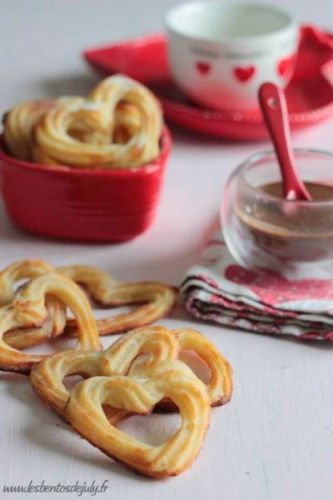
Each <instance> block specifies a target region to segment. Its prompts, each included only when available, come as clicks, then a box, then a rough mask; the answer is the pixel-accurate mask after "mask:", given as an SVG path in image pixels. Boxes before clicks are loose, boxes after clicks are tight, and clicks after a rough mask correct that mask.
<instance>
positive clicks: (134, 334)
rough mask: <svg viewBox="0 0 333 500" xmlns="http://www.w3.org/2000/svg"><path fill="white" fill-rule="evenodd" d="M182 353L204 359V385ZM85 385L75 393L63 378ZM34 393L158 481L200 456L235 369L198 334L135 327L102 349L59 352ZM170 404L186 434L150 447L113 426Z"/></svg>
mask: <svg viewBox="0 0 333 500" xmlns="http://www.w3.org/2000/svg"><path fill="white" fill-rule="evenodd" d="M183 349H185V350H191V351H194V352H195V353H196V354H197V355H199V356H200V357H202V358H203V359H204V361H205V362H206V363H207V365H208V367H209V368H210V371H211V377H210V381H209V382H208V384H207V385H205V384H204V383H203V382H202V381H201V380H200V379H199V378H198V377H197V376H196V375H195V374H194V372H193V371H192V370H191V369H190V368H189V367H188V366H186V364H185V363H184V362H183V361H180V360H179V356H180V355H181V353H182V351H183ZM74 374H79V375H81V376H82V377H83V378H85V379H86V380H85V381H84V382H80V383H78V384H76V385H75V387H74V389H73V390H72V391H71V392H70V393H69V392H68V390H67V388H66V387H65V385H64V379H65V378H66V377H68V376H70V375H74ZM30 380H31V384H32V387H33V389H34V391H35V392H36V393H37V394H38V395H39V396H40V397H41V398H42V399H43V400H44V401H45V402H46V403H47V404H48V405H50V406H51V407H52V408H53V409H54V410H55V411H56V412H57V413H59V414H60V415H61V416H62V417H63V418H64V419H65V420H67V421H68V422H69V423H70V424H71V425H72V426H73V427H74V429H76V430H77V432H78V433H79V434H81V435H82V436H83V437H85V438H86V439H87V440H88V441H90V442H91V443H92V444H93V445H94V446H96V447H98V448H100V449H101V451H103V452H104V453H106V454H107V455H109V456H110V457H112V458H114V459H116V460H118V461H120V462H123V463H124V464H125V465H127V466H128V467H130V468H132V469H134V470H135V471H137V472H139V473H141V474H143V475H146V476H150V477H154V478H159V477H166V476H170V475H176V474H180V473H181V472H183V471H184V470H185V469H186V468H188V467H189V466H190V465H191V463H192V462H193V460H194V459H195V457H196V455H197V453H198V452H199V450H200V448H201V445H202V442H203V439H204V436H205V433H206V430H207V428H208V423H209V416H210V406H213V405H216V404H222V403H224V402H226V401H228V400H229V399H230V397H231V391H232V381H231V367H230V365H229V364H228V362H227V361H226V360H225V359H224V358H223V357H222V356H221V355H220V354H219V353H218V351H217V350H216V348H215V347H214V345H213V344H212V343H211V342H209V341H208V340H207V339H205V338H204V337H203V336H202V335H201V334H200V333H198V332H195V331H193V330H189V329H185V330H181V329H178V330H175V331H170V330H167V329H166V328H164V327H161V326H155V327H145V328H138V329H136V330H133V331H131V332H129V333H127V334H125V335H124V336H122V337H121V338H120V339H119V340H117V341H116V342H115V343H114V344H112V345H111V346H110V347H109V348H108V349H107V350H106V351H104V352H73V351H68V352H61V353H57V354H55V355H53V356H50V357H48V358H44V359H43V360H42V361H41V362H39V363H38V364H36V365H35V366H33V368H32V370H31V374H30ZM165 401H169V402H170V403H171V404H172V405H173V407H175V408H177V409H178V410H179V412H180V415H181V418H182V423H181V426H180V429H179V430H178V431H177V432H176V433H175V434H174V435H173V436H172V437H170V438H169V439H168V440H166V441H165V442H164V443H163V444H161V445H159V446H150V445H147V444H144V443H142V442H140V441H139V440H137V439H135V438H134V437H131V436H129V435H127V434H126V433H124V432H122V431H120V430H118V429H117V428H116V427H115V425H117V423H119V422H120V421H121V420H123V419H125V418H129V417H130V416H131V415H133V414H140V415H146V414H148V413H150V412H151V411H152V410H153V409H154V408H155V407H156V406H159V405H160V404H161V403H164V402H165Z"/></svg>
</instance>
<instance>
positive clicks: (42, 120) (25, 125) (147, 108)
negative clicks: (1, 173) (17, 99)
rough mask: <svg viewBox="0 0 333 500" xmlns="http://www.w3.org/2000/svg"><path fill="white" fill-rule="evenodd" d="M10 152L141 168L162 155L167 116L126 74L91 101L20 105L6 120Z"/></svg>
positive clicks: (105, 83)
mask: <svg viewBox="0 0 333 500" xmlns="http://www.w3.org/2000/svg"><path fill="white" fill-rule="evenodd" d="M3 124H4V138H5V143H6V145H7V148H8V150H9V152H10V153H11V154H12V155H13V156H15V157H17V158H20V159H22V160H26V161H34V162H37V163H41V164H44V165H52V166H54V167H56V166H57V165H64V166H69V167H75V168H106V169H108V168H137V167H140V166H142V165H145V164H146V163H149V162H151V161H152V160H154V159H156V158H157V157H158V156H159V153H160V138H161V132H162V124H163V119H162V111H161V107H160V104H159V102H158V100H157V99H156V98H155V96H154V95H153V94H152V93H151V92H150V90H148V89H147V88H146V87H145V86H144V85H142V84H140V83H139V82H137V81H135V80H132V79H131V78H128V77H126V76H123V75H115V76H112V77H109V78H106V79H105V80H102V82H101V83H99V84H98V85H97V86H96V87H95V88H94V89H93V91H92V92H91V93H90V95H89V96H88V97H87V98H84V97H77V96H72V97H70V96H69V97H62V98H59V99H56V100H53V101H29V102H25V103H21V104H18V105H17V106H15V107H14V108H13V109H11V110H10V111H9V112H8V113H6V114H5V115H4V119H3Z"/></svg>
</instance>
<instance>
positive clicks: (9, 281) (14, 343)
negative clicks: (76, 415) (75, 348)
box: [0, 259, 177, 349]
mask: <svg viewBox="0 0 333 500" xmlns="http://www.w3.org/2000/svg"><path fill="white" fill-rule="evenodd" d="M49 271H57V272H58V273H60V274H62V275H64V276H67V277H68V278H70V279H72V280H73V281H75V282H76V283H78V284H80V285H82V286H83V287H84V289H85V290H86V291H87V292H88V293H89V295H90V296H91V298H92V299H93V301H94V302H95V303H96V304H99V305H101V306H102V307H117V306H121V305H130V304H138V307H137V309H136V310H134V311H133V312H128V313H124V314H118V315H115V316H111V317H106V318H104V319H99V320H97V329H98V333H99V335H110V334H117V333H123V332H126V331H128V330H131V329H133V328H138V327H140V326H144V325H147V324H150V323H152V322H153V321H156V320H157V319H159V318H161V317H162V316H165V315H166V314H167V313H168V312H169V311H170V309H171V308H172V307H173V305H174V303H175V301H176V298H177V291H176V290H175V289H174V288H173V287H171V286H168V285H166V284H163V283H158V282H156V283H155V282H141V283H140V282H138V283H120V282H118V281H116V280H114V279H113V278H112V277H111V276H110V275H109V274H107V273H105V272H103V271H101V270H99V269H98V268H96V267H93V266H84V265H72V266H64V267H59V268H57V269H54V268H53V267H52V266H50V265H49V264H47V263H46V262H44V261H41V260H33V259H26V260H22V261H18V262H15V263H13V264H11V265H10V266H8V267H6V268H5V269H4V270H3V271H2V272H0V306H2V305H5V304H9V303H10V302H11V301H12V300H13V298H14V291H15V284H16V283H17V282H20V281H21V280H29V279H31V278H34V277H37V276H40V275H41V274H43V273H45V272H49ZM142 304H143V305H142ZM46 307H47V309H48V315H47V318H46V319H45V321H44V322H43V323H42V324H41V325H39V326H37V327H33V326H26V327H24V328H19V329H17V328H15V329H11V330H10V331H8V332H6V333H5V334H4V340H5V342H6V343H7V344H9V345H10V346H11V347H15V348H16V349H22V348H26V347H31V346H34V345H37V344H40V343H42V342H44V341H45V340H47V339H49V338H53V337H56V336H58V335H61V334H62V333H64V331H66V333H69V334H70V335H71V336H76V337H77V336H78V333H79V332H78V326H77V322H76V320H75V319H74V320H73V319H66V307H65V305H64V304H63V303H62V302H61V301H59V300H58V299H57V298H55V297H53V296H51V295H49V296H47V297H46Z"/></svg>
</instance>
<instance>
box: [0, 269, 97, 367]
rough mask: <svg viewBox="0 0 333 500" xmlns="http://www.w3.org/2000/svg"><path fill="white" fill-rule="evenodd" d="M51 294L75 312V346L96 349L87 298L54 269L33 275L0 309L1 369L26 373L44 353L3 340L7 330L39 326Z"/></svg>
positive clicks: (43, 319)
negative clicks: (36, 275)
mask: <svg viewBox="0 0 333 500" xmlns="http://www.w3.org/2000/svg"><path fill="white" fill-rule="evenodd" d="M49 294H51V295H52V296H54V297H56V298H57V299H58V300H60V301H61V302H62V303H64V304H65V305H66V306H67V307H68V308H69V309H70V310H71V311H72V312H73V314H74V316H75V318H76V321H77V324H78V327H79V340H78V348H80V349H82V350H99V349H100V348H101V344H100V341H99V335H98V331H97V327H96V322H95V319H94V316H93V314H92V310H91V307H90V304H89V301H88V299H87V297H86V295H85V293H84V292H83V291H82V290H81V289H80V287H79V286H78V285H76V284H75V283H74V282H73V281H72V280H70V279H69V278H66V277H65V276H61V275H60V274H58V273H55V272H47V273H45V274H42V275H41V276H38V277H36V278H33V279H32V280H30V281H29V282H28V283H27V284H26V285H24V286H23V287H22V288H20V289H19V290H18V291H17V293H16V294H15V296H14V298H13V300H12V302H11V303H10V304H9V305H6V306H3V307H1V308H0V370H9V371H18V372H23V373H24V372H29V371H30V369H31V367H32V366H33V365H34V364H35V363H37V362H38V361H40V360H41V359H43V357H45V356H43V355H36V354H26V353H23V352H21V351H19V350H17V349H15V348H13V347H11V346H10V345H8V344H7V343H6V342H5V339H4V334H5V333H6V332H7V331H10V330H12V329H18V328H25V327H31V326H33V327H38V326H40V325H42V324H43V322H45V321H46V320H47V318H48V309H47V307H46V296H47V295H49Z"/></svg>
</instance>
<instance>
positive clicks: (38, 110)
mask: <svg viewBox="0 0 333 500" xmlns="http://www.w3.org/2000/svg"><path fill="white" fill-rule="evenodd" d="M54 105H55V101H30V102H23V103H21V104H18V105H17V106H15V107H14V108H13V109H11V110H10V111H9V112H8V113H6V114H5V115H4V118H3V125H4V139H5V142H6V146H7V148H8V151H9V152H10V153H11V154H12V155H13V156H15V157H16V158H19V159H21V160H26V161H32V160H33V133H34V127H35V126H36V124H37V123H38V121H39V120H40V119H41V118H42V116H44V114H45V113H46V112H47V111H48V110H50V109H51V108H52V107H53V106H54Z"/></svg>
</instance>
